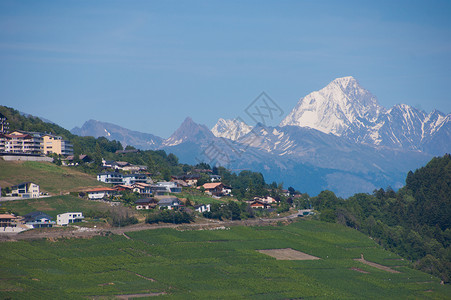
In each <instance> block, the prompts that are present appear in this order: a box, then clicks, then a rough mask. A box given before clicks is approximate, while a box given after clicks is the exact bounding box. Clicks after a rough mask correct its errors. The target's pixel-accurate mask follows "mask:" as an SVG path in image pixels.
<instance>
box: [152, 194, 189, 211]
mask: <svg viewBox="0 0 451 300" xmlns="http://www.w3.org/2000/svg"><path fill="white" fill-rule="evenodd" d="M158 206H159V208H160V209H170V210H173V209H179V208H180V207H181V206H183V202H182V201H180V200H179V199H178V198H177V197H165V198H162V199H161V200H160V201H158Z"/></svg>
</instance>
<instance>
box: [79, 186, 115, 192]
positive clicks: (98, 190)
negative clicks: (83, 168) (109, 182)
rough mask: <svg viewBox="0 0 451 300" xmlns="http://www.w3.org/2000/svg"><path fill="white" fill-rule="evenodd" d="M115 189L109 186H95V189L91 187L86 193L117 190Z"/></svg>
mask: <svg viewBox="0 0 451 300" xmlns="http://www.w3.org/2000/svg"><path fill="white" fill-rule="evenodd" d="M115 191H116V190H115V189H112V188H109V187H104V188H95V189H91V190H88V191H86V193H94V192H115Z"/></svg>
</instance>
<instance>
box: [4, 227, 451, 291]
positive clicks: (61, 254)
mask: <svg viewBox="0 0 451 300" xmlns="http://www.w3.org/2000/svg"><path fill="white" fill-rule="evenodd" d="M127 235H128V236H129V237H131V239H130V240H128V239H126V238H125V237H123V236H116V235H111V236H108V237H95V238H92V239H61V240H58V241H56V242H54V241H46V240H40V241H33V242H25V241H21V242H7V243H2V244H1V245H0V246H1V249H2V251H0V261H1V262H2V268H0V278H2V279H3V280H0V297H1V298H12V299H31V298H33V299H38V298H53V299H62V298H68V299H81V298H92V297H94V296H106V297H113V295H120V294H139V293H150V292H166V295H162V296H159V297H161V298H168V299H289V298H307V299H308V298H315V299H331V298H332V299H363V298H370V299H371V298H372V299H380V298H388V299H409V298H415V299H417V298H434V299H446V298H448V297H449V295H450V293H451V288H450V286H449V285H445V286H442V285H440V284H439V279H437V278H435V277H433V278H431V276H430V275H428V274H425V273H422V272H419V271H416V270H413V269H410V268H408V262H406V261H401V260H399V261H397V266H399V267H396V269H397V270H399V271H401V273H399V274H392V273H388V272H385V271H382V270H379V269H376V268H373V267H371V266H368V265H364V264H362V263H359V262H357V261H354V260H353V259H354V258H358V257H360V254H361V253H364V255H365V258H366V259H368V260H371V261H374V262H376V263H379V264H382V265H387V261H389V260H388V259H393V258H398V259H399V257H398V256H396V255H395V254H393V253H390V252H388V251H385V250H383V249H382V248H381V247H379V246H378V245H377V244H376V243H374V241H372V240H371V239H369V238H368V237H366V236H364V235H363V234H361V233H359V232H357V231H356V230H352V229H349V228H345V227H342V226H339V225H336V224H329V223H322V222H318V221H300V222H297V223H293V224H291V225H288V226H276V227H266V226H265V227H233V228H231V229H229V230H214V231H176V230H172V229H159V230H148V231H140V232H130V233H127ZM274 248H293V249H295V250H299V251H302V252H305V253H308V254H311V255H314V256H318V257H320V258H321V259H320V260H315V261H283V260H276V259H274V258H272V257H270V256H267V255H265V254H262V253H259V252H257V251H256V250H260V249H274ZM352 267H354V268H360V269H362V270H364V271H367V272H369V273H368V274H364V273H360V272H356V271H353V270H351V268H352Z"/></svg>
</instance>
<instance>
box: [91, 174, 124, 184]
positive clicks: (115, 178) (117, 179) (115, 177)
mask: <svg viewBox="0 0 451 300" xmlns="http://www.w3.org/2000/svg"><path fill="white" fill-rule="evenodd" d="M123 177H124V175H122V174H121V173H117V172H103V173H99V174H97V180H98V181H101V182H105V183H112V184H123V183H124V180H123Z"/></svg>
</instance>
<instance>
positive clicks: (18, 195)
mask: <svg viewBox="0 0 451 300" xmlns="http://www.w3.org/2000/svg"><path fill="white" fill-rule="evenodd" d="M0 125H1V127H0V128H1V132H0V156H1V158H2V159H3V160H5V161H18V162H21V161H36V162H41V163H51V164H54V165H58V167H59V168H63V169H64V168H69V169H78V170H82V171H86V170H88V173H91V174H92V173H93V171H95V170H99V171H100V172H97V173H95V175H94V174H92V175H94V176H95V179H96V180H97V181H98V183H99V185H98V186H97V187H92V188H91V187H80V188H79V189H78V191H77V192H72V193H71V194H72V195H76V196H77V197H78V198H79V199H80V200H86V201H96V202H101V203H104V204H105V205H108V206H111V207H113V206H116V207H124V208H127V209H129V212H130V214H129V215H127V216H126V217H124V218H122V219H123V220H120V222H114V221H112V219H114V217H113V216H110V217H107V219H108V218H109V219H110V222H111V225H112V226H114V225H115V224H116V223H118V224H119V223H121V224H126V223H130V224H134V223H138V222H139V221H138V219H140V220H141V221H143V220H144V221H145V222H147V223H152V222H155V221H154V220H155V219H158V218H159V216H160V215H161V212H162V211H164V210H168V211H171V213H172V214H173V215H179V214H180V215H183V216H184V218H182V219H183V221H181V222H192V221H194V219H195V218H215V219H228V218H230V219H235V220H239V219H242V218H244V219H247V218H254V217H255V216H270V215H274V216H276V215H280V214H281V213H284V212H288V211H289V210H290V208H293V209H295V207H298V208H301V207H300V205H301V204H300V201H297V202H295V201H293V199H298V200H299V199H300V198H301V197H302V196H301V194H300V193H299V192H296V191H294V189H292V188H290V191H291V192H289V191H288V190H284V189H283V188H282V186H281V185H277V184H276V183H273V184H271V185H268V184H266V183H264V179H263V177H262V176H261V174H257V173H253V172H250V171H245V172H241V173H240V174H239V175H236V174H233V173H231V172H230V171H228V170H226V169H224V168H221V167H220V168H217V167H214V168H211V167H210V166H209V165H208V164H206V163H201V164H198V165H197V166H187V165H184V166H183V167H182V170H179V172H177V173H172V174H168V173H167V172H166V174H162V172H164V171H163V170H162V171H160V170H158V169H153V173H152V172H149V169H148V165H146V164H134V163H131V162H129V161H127V160H128V158H129V157H130V156H135V157H136V156H140V155H141V153H140V151H139V150H136V149H126V150H121V149H118V150H115V151H114V153H109V154H110V157H111V156H120V157H121V158H122V160H110V159H108V160H107V159H105V158H102V159H101V160H99V159H96V158H94V157H93V154H92V153H91V154H78V155H77V154H75V155H74V150H73V145H72V143H71V142H70V141H68V140H66V139H63V138H62V137H61V136H57V135H54V134H50V133H41V132H28V131H24V130H19V129H14V130H11V131H9V128H10V124H9V122H8V118H7V117H5V116H4V115H3V114H2V115H0ZM112 154H113V155H112ZM168 157H171V159H173V160H175V161H177V158H174V157H173V155H169V156H168ZM155 171H156V172H155ZM180 171H182V172H180ZM221 174H222V175H221ZM94 176H93V177H94ZM223 176H225V177H226V178H225V181H224V182H223V178H222V177H223ZM253 177H257V178H258V181H259V182H254V181H253ZM232 182H237V184H236V186H232V184H231V183H232ZM249 185H251V186H249ZM1 189H2V198H1V199H2V201H3V203H6V202H5V201H17V200H27V199H29V200H33V199H42V198H48V197H52V196H57V195H52V194H50V193H48V192H47V191H45V190H43V189H42V188H41V187H40V185H39V182H37V181H36V180H34V179H31V180H30V181H27V182H17V183H15V184H14V185H11V186H2V187H1ZM234 193H237V194H238V197H237V196H235V195H234ZM304 202H305V201H304ZM4 206H7V205H4ZM302 208H307V207H305V203H303V206H302ZM130 209H132V210H130ZM133 211H134V212H133ZM3 212H4V213H3V214H1V215H0V222H1V223H0V224H1V225H0V227H2V229H3V230H2V231H3V232H11V233H17V232H21V231H24V230H29V229H34V228H49V227H54V226H57V227H58V226H67V225H74V224H75V223H80V222H83V223H86V222H89V220H91V219H92V218H90V217H89V216H88V217H86V216H85V215H86V212H83V211H81V210H80V209H77V208H76V207H75V208H74V211H60V212H58V213H59V214H58V215H57V216H56V220H53V218H52V217H51V216H49V215H48V214H46V213H45V212H42V211H33V212H30V213H27V214H25V215H23V216H19V215H15V214H13V213H11V212H8V211H5V208H3ZM293 212H296V210H294V211H293ZM84 214H85V215H84ZM149 214H152V217H151V218H149ZM156 216H157V217H156ZM143 217H144V218H143ZM150 219H152V220H150ZM160 221H161V222H166V221H168V222H174V218H169V219H167V220H166V219H164V218H162V219H161V220H160Z"/></svg>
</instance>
